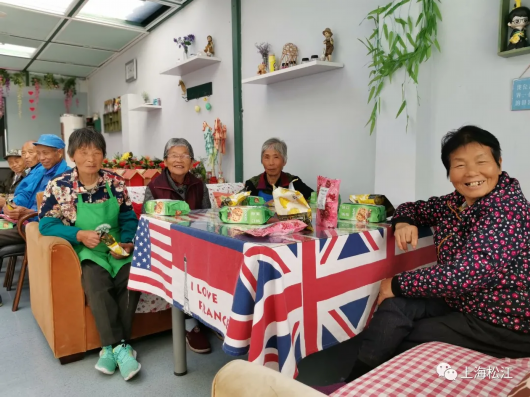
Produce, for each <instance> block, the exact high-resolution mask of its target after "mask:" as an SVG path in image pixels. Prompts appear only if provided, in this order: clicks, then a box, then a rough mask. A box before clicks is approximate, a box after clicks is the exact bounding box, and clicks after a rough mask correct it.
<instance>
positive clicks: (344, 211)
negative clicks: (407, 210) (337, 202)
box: [339, 203, 386, 223]
mask: <svg viewBox="0 0 530 397" xmlns="http://www.w3.org/2000/svg"><path fill="white" fill-rule="evenodd" d="M339 219H347V220H354V221H358V222H373V223H378V222H385V221H386V208H385V206H384V205H367V204H350V203H344V204H341V206H340V208H339Z"/></svg>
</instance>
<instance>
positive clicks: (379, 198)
mask: <svg viewBox="0 0 530 397" xmlns="http://www.w3.org/2000/svg"><path fill="white" fill-rule="evenodd" d="M350 201H351V202H352V203H353V204H371V205H384V206H385V209H386V216H387V217H389V216H393V215H394V212H395V209H394V206H393V205H392V203H391V202H390V201H389V200H388V199H387V198H386V196H384V195H382V194H352V195H350Z"/></svg>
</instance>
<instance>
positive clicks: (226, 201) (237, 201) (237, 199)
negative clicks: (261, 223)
mask: <svg viewBox="0 0 530 397" xmlns="http://www.w3.org/2000/svg"><path fill="white" fill-rule="evenodd" d="M249 196H250V192H239V193H236V194H232V195H230V196H228V197H223V199H222V200H221V208H222V207H235V206H237V205H244V204H243V202H244V201H245V200H246V199H247V198H248V197H249Z"/></svg>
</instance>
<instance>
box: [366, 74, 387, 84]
mask: <svg viewBox="0 0 530 397" xmlns="http://www.w3.org/2000/svg"><path fill="white" fill-rule="evenodd" d="M382 78H383V75H381V74H380V75H379V76H376V77H374V78H373V79H372V80H370V82H369V83H368V85H369V86H370V85H372V83H373V82H374V81H377V80H379V79H382Z"/></svg>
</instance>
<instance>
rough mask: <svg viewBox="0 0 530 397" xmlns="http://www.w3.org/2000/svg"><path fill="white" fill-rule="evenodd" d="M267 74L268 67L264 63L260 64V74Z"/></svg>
mask: <svg viewBox="0 0 530 397" xmlns="http://www.w3.org/2000/svg"><path fill="white" fill-rule="evenodd" d="M266 73H267V65H265V64H264V63H260V64H259V65H258V74H266Z"/></svg>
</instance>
